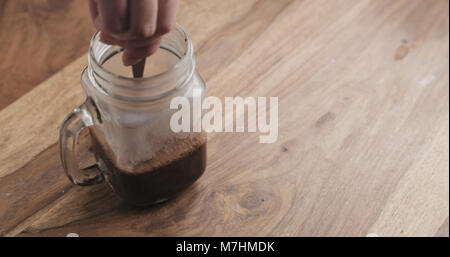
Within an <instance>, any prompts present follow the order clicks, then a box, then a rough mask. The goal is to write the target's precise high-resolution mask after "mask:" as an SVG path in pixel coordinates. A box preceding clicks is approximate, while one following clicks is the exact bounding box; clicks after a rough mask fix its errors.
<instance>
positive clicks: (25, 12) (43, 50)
mask: <svg viewBox="0 0 450 257" xmlns="http://www.w3.org/2000/svg"><path fill="white" fill-rule="evenodd" d="M87 3H88V1H70V0H57V1H44V0H34V1H27V0H3V1H1V2H0V58H1V60H2V62H1V63H0V77H1V78H2V80H1V81H0V110H1V109H3V108H4V107H6V106H7V105H9V104H10V103H12V102H14V101H15V100H16V99H18V98H19V97H21V96H22V95H24V94H25V93H27V92H28V91H30V90H31V89H33V88H34V87H35V86H36V85H37V84H39V83H41V82H43V81H44V80H46V79H47V78H48V77H50V76H51V75H53V74H54V73H55V72H57V71H59V70H61V69H62V68H63V67H64V66H66V65H67V64H69V63H71V62H72V61H73V60H75V59H77V58H78V57H80V56H81V55H84V54H85V53H86V52H87V50H88V47H89V40H90V37H91V35H92V33H93V32H94V31H95V29H94V28H93V26H92V25H91V20H90V15H89V10H88V4H87Z"/></svg>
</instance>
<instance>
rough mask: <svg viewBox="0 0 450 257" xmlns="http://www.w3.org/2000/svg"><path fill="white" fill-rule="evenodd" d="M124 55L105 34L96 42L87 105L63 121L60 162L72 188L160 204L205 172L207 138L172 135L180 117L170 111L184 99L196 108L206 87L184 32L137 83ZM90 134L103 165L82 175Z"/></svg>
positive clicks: (178, 31)
mask: <svg viewBox="0 0 450 257" xmlns="http://www.w3.org/2000/svg"><path fill="white" fill-rule="evenodd" d="M121 55H122V49H121V48H120V47H118V46H111V45H106V44H104V43H102V42H100V41H99V32H97V33H96V34H95V35H94V37H93V38H92V40H91V45H90V51H89V64H88V67H87V68H86V69H85V70H84V71H83V73H82V77H81V84H82V86H83V88H84V90H85V92H86V95H87V99H86V102H85V103H84V104H82V105H81V106H79V107H78V108H76V109H75V110H74V111H73V112H72V113H71V114H70V115H69V116H68V117H67V118H66V119H65V120H64V122H63V125H62V127H61V133H60V153H61V161H62V164H63V167H64V170H65V172H66V174H67V176H68V177H69V179H70V180H71V181H72V182H73V183H74V184H78V185H91V184H95V183H99V182H102V181H103V180H106V182H107V183H108V184H109V185H110V186H111V187H112V189H113V190H114V191H115V192H116V194H117V195H119V196H120V197H121V198H123V199H124V200H125V201H127V202H129V203H131V204H134V205H149V204H153V203H158V202H162V201H165V200H167V199H169V198H171V197H173V196H175V195H176V194H178V193H179V192H181V191H183V190H184V189H186V188H187V187H188V186H189V185H191V184H192V183H194V182H195V181H196V180H197V179H198V178H199V177H200V176H201V175H202V174H203V172H204V169H205V166H206V134H205V133H203V132H173V131H172V129H171V128H170V119H171V116H172V114H173V113H175V112H176V111H177V110H174V109H170V108H169V107H170V102H171V100H172V99H173V98H174V97H178V96H181V97H185V98H186V99H187V100H188V101H189V102H190V103H191V106H192V101H193V92H194V89H195V92H196V94H198V92H200V97H201V98H202V100H203V98H204V97H205V92H206V90H205V85H204V82H203V80H202V79H201V77H200V76H199V74H198V73H197V72H196V70H195V59H194V53H193V46H192V42H191V40H190V38H189V36H188V34H187V33H186V32H185V31H184V29H183V28H182V27H181V26H179V25H177V26H176V28H175V29H174V30H172V32H171V33H169V34H167V35H165V36H164V38H163V41H162V44H161V47H160V49H159V50H158V51H157V52H156V53H155V54H154V55H153V56H151V57H149V58H148V59H147V61H146V62H147V64H146V68H145V72H144V77H143V78H133V77H132V76H131V74H132V73H131V67H125V66H123V65H122V64H121ZM191 116H192V115H191ZM192 122H194V120H193V119H191V125H193V124H192ZM84 128H88V129H89V131H90V134H91V138H92V141H93V152H94V154H95V156H96V159H97V163H96V164H95V165H93V166H91V167H89V168H86V169H80V168H79V167H78V164H77V161H76V158H75V153H76V149H75V147H76V145H77V144H76V142H77V137H78V134H79V133H80V131H81V130H83V129H84Z"/></svg>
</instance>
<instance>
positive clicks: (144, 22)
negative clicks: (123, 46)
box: [128, 0, 158, 39]
mask: <svg viewBox="0 0 450 257" xmlns="http://www.w3.org/2000/svg"><path fill="white" fill-rule="evenodd" d="M128 3H129V8H130V29H129V32H130V33H129V34H130V37H129V38H128V39H143V38H149V37H151V36H153V34H155V31H156V21H157V18H158V1H156V0H132V1H129V2H128Z"/></svg>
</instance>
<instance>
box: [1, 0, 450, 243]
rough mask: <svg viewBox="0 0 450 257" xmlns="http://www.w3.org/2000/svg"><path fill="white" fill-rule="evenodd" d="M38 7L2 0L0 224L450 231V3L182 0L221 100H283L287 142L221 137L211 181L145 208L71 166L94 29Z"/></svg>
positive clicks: (61, 8)
mask: <svg viewBox="0 0 450 257" xmlns="http://www.w3.org/2000/svg"><path fill="white" fill-rule="evenodd" d="M27 2H28V1H6V4H5V1H3V2H2V4H3V5H0V17H1V18H0V50H2V51H1V52H0V57H1V59H2V63H1V64H0V74H1V75H2V78H5V79H3V81H2V82H0V83H1V84H0V85H1V87H0V89H1V92H0V94H1V95H0V100H1V105H0V108H3V109H2V110H0V235H2V236H65V235H66V234H68V233H77V234H79V235H80V236H103V235H109V236H119V235H120V236H181V235H184V236H231V235H233V236H365V235H367V234H369V233H375V234H377V235H380V236H448V233H449V232H448V231H449V221H448V217H449V157H448V156H449V144H448V140H449V47H448V44H449V11H448V8H449V2H448V1H446V0H433V1H431V0H422V1H419V0H411V1H407V0H404V1H403V0H396V1H391V0H373V1H370V0H334V1H327V0H317V1H316V0H314V1H312V0H311V1H290V0H276V1H275V0H260V1H257V0H245V1H242V0H227V1H221V0H202V1H200V0H184V1H182V4H181V7H180V8H181V9H180V13H179V23H181V24H182V25H183V26H184V27H186V28H187V30H188V31H189V32H190V34H191V37H192V38H193V41H194V44H195V49H196V56H197V64H198V70H199V71H200V73H201V74H202V75H203V77H204V78H205V80H206V83H207V88H208V92H209V95H212V96H217V97H220V98H223V97H225V96H242V97H246V96H277V97H278V98H279V137H278V141H277V142H276V143H273V144H259V142H258V137H259V134H257V133H228V134H225V133H215V134H214V133H213V134H209V139H208V147H209V149H208V151H209V152H208V166H207V170H206V173H205V174H204V176H203V177H202V178H201V179H200V180H199V181H197V182H196V183H195V185H194V186H192V187H191V188H190V189H188V190H187V191H186V192H184V193H183V194H181V195H180V196H178V197H177V198H175V199H173V200H171V201H169V202H168V203H166V204H162V205H157V206H154V207H151V208H146V209H136V208H133V207H131V206H128V205H126V204H124V203H122V202H120V201H119V200H118V199H117V197H116V196H115V195H114V194H113V193H112V192H111V191H110V189H109V188H108V187H107V186H106V185H104V184H101V185H97V186H93V187H78V186H74V185H72V184H71V183H70V182H69V180H68V179H67V178H66V176H65V175H64V173H63V171H62V167H61V164H60V161H59V155H58V145H57V140H58V129H59V126H60V124H61V121H62V119H63V118H64V117H65V115H66V114H67V113H69V112H70V111H71V110H72V109H73V108H74V107H75V106H77V105H78V104H80V103H81V102H82V101H83V100H84V97H85V96H84V93H83V91H82V89H81V87H80V83H79V79H80V74H81V71H82V69H83V68H84V67H85V66H86V64H87V56H86V55H85V54H83V53H85V52H86V49H87V43H88V41H89V36H90V35H91V34H92V28H91V27H90V25H89V22H90V21H89V18H88V16H87V15H88V14H87V9H85V8H86V6H83V8H81V7H80V6H78V5H75V4H70V3H69V2H68V1H55V2H54V3H51V4H50V3H45V2H44V1H33V2H34V5H32V4H30V3H27ZM56 2H58V3H59V4H55V3H56ZM51 5H55V6H51ZM70 10H72V12H71V11H70ZM5 13H6V15H5ZM12 13H14V14H17V13H19V14H20V16H21V17H26V19H28V20H26V21H29V22H23V23H20V22H19V21H17V22H14V20H13V19H12V18H11V16H12ZM67 14H68V15H69V17H67ZM72 16H74V17H72ZM17 19H19V18H17ZM69 20H70V22H69ZM59 21H61V22H59ZM52 24H58V25H55V26H51V25H52ZM5 28H6V30H5ZM8 28H10V29H9V30H8ZM17 28H20V29H17ZM50 28H51V29H50ZM72 31H74V32H72ZM75 38H78V39H77V40H76V39H75ZM14 42H16V43H15V44H13V43H14ZM34 42H36V43H34ZM5 60H6V61H5ZM66 64H68V65H67V66H66ZM63 66H65V67H64V68H63V69H60V68H61V67H63ZM50 75H51V76H50ZM49 76H50V77H49ZM47 77H48V79H47Z"/></svg>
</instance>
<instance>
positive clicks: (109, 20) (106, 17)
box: [89, 0, 178, 65]
mask: <svg viewBox="0 0 450 257" xmlns="http://www.w3.org/2000/svg"><path fill="white" fill-rule="evenodd" d="M89 7H90V8H89V9H90V12H91V17H92V20H93V22H94V25H95V26H96V28H97V29H98V30H100V31H101V32H102V33H101V34H100V40H101V41H102V42H104V43H106V44H110V45H119V46H121V47H123V48H124V49H125V51H124V55H123V61H124V65H132V64H134V63H137V62H138V61H139V60H140V59H142V58H145V57H148V56H150V55H151V54H153V53H154V52H155V51H156V50H157V49H158V47H159V44H160V43H161V36H162V35H164V34H166V33H169V32H170V30H171V29H172V28H173V27H174V26H175V24H176V15H177V11H178V0H128V1H127V0H90V1H89Z"/></svg>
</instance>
